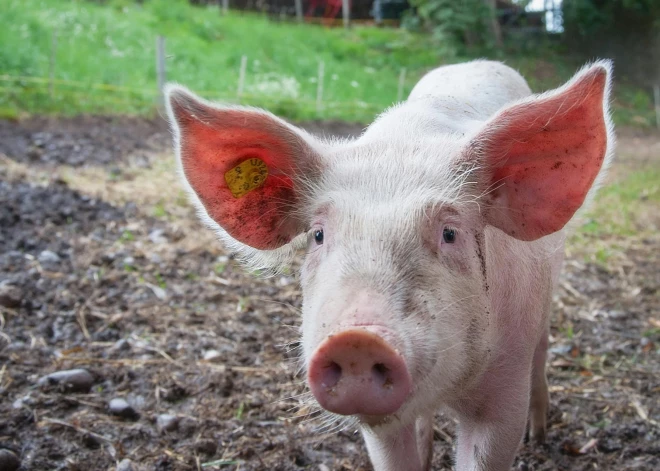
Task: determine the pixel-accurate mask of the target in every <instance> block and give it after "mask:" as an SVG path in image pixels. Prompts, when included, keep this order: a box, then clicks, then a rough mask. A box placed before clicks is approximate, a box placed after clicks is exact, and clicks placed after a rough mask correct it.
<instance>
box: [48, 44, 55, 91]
mask: <svg viewBox="0 0 660 471" xmlns="http://www.w3.org/2000/svg"><path fill="white" fill-rule="evenodd" d="M56 55H57V31H53V36H52V38H51V45H50V63H49V68H48V78H49V80H48V94H49V95H50V97H51V98H53V88H54V86H55V84H54V82H55V64H56V57H55V56H56Z"/></svg>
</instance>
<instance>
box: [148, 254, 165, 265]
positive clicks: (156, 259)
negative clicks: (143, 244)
mask: <svg viewBox="0 0 660 471" xmlns="http://www.w3.org/2000/svg"><path fill="white" fill-rule="evenodd" d="M149 261H150V262H151V263H153V264H154V265H160V264H161V263H163V257H161V256H160V255H158V254H157V253H152V254H149Z"/></svg>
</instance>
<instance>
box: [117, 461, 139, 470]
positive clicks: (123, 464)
mask: <svg viewBox="0 0 660 471" xmlns="http://www.w3.org/2000/svg"><path fill="white" fill-rule="evenodd" d="M117 471H137V468H136V467H135V465H134V464H133V462H132V461H131V460H129V459H123V460H121V461H120V462H119V464H118V465H117Z"/></svg>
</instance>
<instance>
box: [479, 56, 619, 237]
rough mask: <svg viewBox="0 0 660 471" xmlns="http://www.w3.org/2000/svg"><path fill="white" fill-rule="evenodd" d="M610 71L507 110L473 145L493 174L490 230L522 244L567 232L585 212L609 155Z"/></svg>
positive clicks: (599, 68)
mask: <svg viewBox="0 0 660 471" xmlns="http://www.w3.org/2000/svg"><path fill="white" fill-rule="evenodd" d="M608 73H609V64H608V63H599V64H597V65H595V66H592V67H591V68H588V69H586V70H585V71H584V72H581V73H579V74H578V75H576V77H575V78H574V79H573V80H571V82H569V83H568V84H567V85H565V86H564V87H562V88H561V89H559V90H556V91H553V92H550V93H547V94H544V95H540V96H536V97H533V98H531V99H528V100H525V101H524V102H522V103H518V104H515V105H512V106H510V107H509V108H506V109H504V110H503V111H501V112H499V113H498V114H497V115H496V116H494V117H493V118H492V119H491V120H490V121H489V122H488V123H487V124H486V125H485V126H484V128H483V129H482V131H481V132H479V134H478V135H477V136H476V137H475V138H474V139H473V140H472V142H471V146H472V148H473V149H474V150H476V152H477V153H478V155H479V156H480V158H481V161H482V162H483V164H484V166H485V167H486V168H489V169H491V172H492V173H490V179H489V182H486V183H487V184H488V185H489V187H490V188H492V189H493V190H492V192H491V193H490V195H489V197H490V198H491V201H490V203H491V204H490V208H489V210H488V214H487V221H488V223H489V224H491V225H493V226H495V227H498V228H499V229H501V230H503V231H504V232H506V233H507V234H509V235H511V236H513V237H516V238H517V239H521V240H535V239H538V238H540V237H543V236H545V235H548V234H551V233H553V232H556V231H559V230H560V229H562V228H563V227H564V225H566V223H567V222H568V221H569V220H570V219H571V218H572V217H573V215H574V214H575V212H576V211H577V210H578V209H579V208H580V206H582V204H583V202H584V200H585V198H586V196H587V193H588V192H589V190H590V188H591V187H592V185H593V183H594V181H595V179H596V177H597V175H598V173H599V172H600V170H601V167H602V166H603V162H604V160H605V157H606V154H607V148H608V132H609V130H608V126H609V124H608V119H609V118H608V116H607V93H608V91H609V90H608Z"/></svg>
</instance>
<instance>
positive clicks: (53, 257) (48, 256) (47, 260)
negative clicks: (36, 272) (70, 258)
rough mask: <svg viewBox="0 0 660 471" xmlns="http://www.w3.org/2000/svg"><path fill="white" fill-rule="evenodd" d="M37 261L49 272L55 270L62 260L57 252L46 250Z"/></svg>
mask: <svg viewBox="0 0 660 471" xmlns="http://www.w3.org/2000/svg"><path fill="white" fill-rule="evenodd" d="M37 260H39V263H41V265H42V266H43V267H44V268H45V269H47V270H49V269H52V268H55V267H56V266H57V265H58V264H59V263H60V261H61V260H62V259H61V258H60V256H59V255H57V254H56V253H55V252H51V251H50V250H44V251H43V252H41V253H40V254H39V256H38V257H37Z"/></svg>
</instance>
